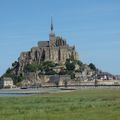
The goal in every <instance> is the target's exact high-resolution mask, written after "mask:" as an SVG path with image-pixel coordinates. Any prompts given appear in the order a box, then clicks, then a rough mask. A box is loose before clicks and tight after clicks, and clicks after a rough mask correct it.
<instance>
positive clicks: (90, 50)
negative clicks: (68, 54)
mask: <svg viewBox="0 0 120 120" xmlns="http://www.w3.org/2000/svg"><path fill="white" fill-rule="evenodd" d="M51 16H53V22H54V31H55V34H56V35H60V36H62V37H63V38H66V39H67V42H68V43H69V44H70V45H75V46H76V50H77V51H78V53H79V56H80V59H81V60H82V61H83V62H84V63H87V64H89V63H91V62H92V63H94V64H95V65H96V66H97V67H98V68H100V69H102V70H103V71H107V72H110V73H113V74H120V53H119V51H120V0H0V75H2V74H3V73H4V72H5V71H6V69H7V68H8V67H10V66H11V64H12V62H14V61H15V60H17V59H18V57H19V55H20V52H21V51H28V50H30V48H31V47H33V46H36V45H37V42H38V41H40V40H48V37H49V36H48V34H49V32H50V18H51Z"/></svg>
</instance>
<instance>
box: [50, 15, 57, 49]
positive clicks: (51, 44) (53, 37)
mask: <svg viewBox="0 0 120 120" xmlns="http://www.w3.org/2000/svg"><path fill="white" fill-rule="evenodd" d="M53 29H54V27H53V20H52V17H51V32H50V34H49V43H50V47H55V45H56V37H55V33H54V32H53Z"/></svg>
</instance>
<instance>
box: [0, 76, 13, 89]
mask: <svg viewBox="0 0 120 120" xmlns="http://www.w3.org/2000/svg"><path fill="white" fill-rule="evenodd" d="M12 87H13V80H12V79H11V78H10V77H4V78H2V79H1V80H0V88H12Z"/></svg>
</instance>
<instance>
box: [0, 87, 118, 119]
mask: <svg viewBox="0 0 120 120" xmlns="http://www.w3.org/2000/svg"><path fill="white" fill-rule="evenodd" d="M0 120H120V89H82V90H78V91H73V92H69V93H68V92H66V93H51V94H47V93H46V94H38V95H33V96H26V97H0Z"/></svg>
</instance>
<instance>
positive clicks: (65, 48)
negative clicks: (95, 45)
mask: <svg viewBox="0 0 120 120" xmlns="http://www.w3.org/2000/svg"><path fill="white" fill-rule="evenodd" d="M113 79H116V77H115V76H113V75H112V74H110V73H107V72H102V71H101V70H99V69H98V68H96V66H95V65H94V64H93V63H90V64H89V65H87V64H85V63H83V62H82V61H81V60H80V55H78V53H77V51H76V49H75V46H74V45H73V46H70V45H69V44H68V43H67V40H66V39H63V37H61V36H57V35H55V31H54V24H53V21H52V18H51V25H50V33H49V38H48V40H44V41H39V42H38V44H37V47H34V46H33V47H32V48H31V49H30V50H29V51H24V52H21V53H20V56H19V57H18V60H17V61H15V62H13V63H12V67H11V68H8V70H7V71H6V73H5V74H3V76H2V77H1V85H0V86H1V88H4V87H9V86H11V87H12V85H13V84H14V85H16V86H27V87H30V86H37V87H41V86H69V85H73V86H76V85H104V84H107V85H113V84H120V82H119V81H115V80H114V81H109V82H108V81H101V80H113ZM12 80H13V82H12ZM99 80H100V81H99ZM5 82H6V85H4V83H5Z"/></svg>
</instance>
